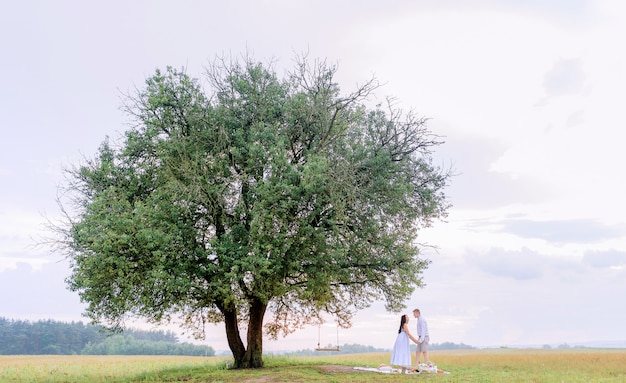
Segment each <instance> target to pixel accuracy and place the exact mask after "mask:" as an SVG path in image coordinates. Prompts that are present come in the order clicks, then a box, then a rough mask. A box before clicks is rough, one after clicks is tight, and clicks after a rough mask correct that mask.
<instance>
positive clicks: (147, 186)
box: [62, 57, 449, 367]
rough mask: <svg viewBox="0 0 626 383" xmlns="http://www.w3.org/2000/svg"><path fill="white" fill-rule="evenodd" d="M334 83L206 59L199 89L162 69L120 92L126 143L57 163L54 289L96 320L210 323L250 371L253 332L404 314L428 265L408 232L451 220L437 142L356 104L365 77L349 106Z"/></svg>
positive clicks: (390, 109)
mask: <svg viewBox="0 0 626 383" xmlns="http://www.w3.org/2000/svg"><path fill="white" fill-rule="evenodd" d="M335 73H336V67H335V66H333V65H328V64H327V63H325V62H315V63H313V64H312V63H310V62H308V61H307V60H306V59H298V60H296V65H295V67H294V70H293V71H292V72H291V73H289V74H288V75H286V76H284V78H279V76H277V74H276V73H275V70H274V67H273V65H266V64H260V63H258V62H255V61H254V60H253V59H251V58H248V57H246V58H244V59H242V60H222V59H217V60H215V61H214V62H213V63H212V64H211V65H210V67H208V69H207V72H206V80H207V81H206V84H205V86H206V88H207V90H204V89H203V88H202V86H201V83H200V82H199V81H198V80H196V79H193V78H190V77H189V76H188V75H187V74H186V73H185V72H184V71H178V70H175V69H172V68H167V70H165V71H157V72H156V74H155V75H154V76H152V77H150V78H149V79H147V81H146V85H145V88H143V89H140V90H138V91H137V92H136V93H135V94H133V95H130V96H129V97H128V98H127V102H126V104H125V106H126V110H127V112H128V113H129V114H130V115H131V116H132V117H133V120H134V122H135V124H134V125H133V126H132V127H131V128H130V129H129V130H128V131H127V132H126V134H125V137H124V138H123V140H122V142H121V143H120V144H119V145H113V144H111V143H110V142H109V141H108V140H105V142H104V143H103V144H102V146H101V147H100V149H99V153H98V155H97V156H96V157H95V158H93V159H87V160H85V161H84V163H82V164H78V165H76V166H75V167H73V168H71V169H68V173H69V175H70V177H69V180H70V181H69V182H68V184H67V185H66V186H67V189H68V190H71V191H73V196H72V199H71V203H72V205H73V206H72V208H71V209H68V208H64V211H67V212H68V223H69V225H68V226H66V227H65V229H64V231H63V233H64V235H65V236H64V238H63V240H62V243H63V244H65V245H66V249H67V251H68V254H69V258H70V260H71V268H72V274H71V276H70V277H69V278H68V284H69V287H70V289H71V290H73V291H77V292H78V293H79V295H80V297H81V299H82V300H83V301H84V302H86V303H88V307H87V315H88V316H89V317H90V318H91V319H92V320H93V321H94V322H98V323H102V324H107V325H109V326H119V325H122V324H123V321H124V319H125V318H127V317H128V316H129V315H135V316H140V317H144V318H148V319H149V320H151V321H154V322H161V321H166V320H169V319H171V318H172V316H176V317H181V318H184V323H185V325H186V326H188V327H189V328H190V329H193V330H196V331H197V333H198V335H202V334H203V329H204V325H205V324H206V323H220V322H224V323H225V329H226V335H227V340H228V344H229V347H230V349H231V351H232V352H233V356H234V358H235V366H237V367H261V366H262V365H263V360H262V337H263V333H264V330H265V333H266V334H268V335H269V336H270V337H274V338H275V337H277V336H279V335H287V334H289V333H291V332H293V331H295V330H297V329H298V328H301V327H302V326H304V325H307V324H315V323H318V322H319V321H321V320H322V313H324V312H326V313H330V314H332V315H333V316H334V317H336V318H337V320H338V322H339V325H340V326H344V327H345V326H349V325H350V319H351V317H352V315H353V314H354V313H355V311H356V310H359V309H362V308H365V307H367V306H369V305H370V304H371V303H372V302H374V301H380V300H382V301H384V302H385V303H386V308H387V309H388V310H393V311H397V310H399V309H401V308H402V307H404V304H403V301H405V300H406V299H407V298H408V297H410V294H411V293H412V291H413V290H414V288H415V287H419V286H421V283H422V279H421V278H422V277H421V276H422V272H423V270H424V269H425V268H426V267H427V265H428V263H429V261H428V260H426V259H423V258H421V257H420V256H419V246H418V243H417V241H416V236H417V232H418V230H419V229H420V228H422V227H425V226H429V225H430V224H431V223H432V221H433V220H434V219H438V218H441V217H442V216H445V214H446V209H447V208H448V203H447V202H446V199H445V195H444V193H443V188H444V187H445V185H446V183H447V181H448V179H449V174H448V172H446V171H443V170H442V169H440V168H439V167H436V166H434V165H433V164H432V158H431V150H432V149H433V148H434V147H435V146H436V145H438V144H440V143H441V141H440V140H439V137H438V136H436V135H433V134H432V133H431V132H430V131H429V130H428V129H427V128H426V126H425V123H426V119H424V118H418V117H416V116H415V114H414V113H412V112H410V113H404V112H403V111H401V110H399V109H397V108H395V107H394V105H393V103H390V102H388V103H386V104H380V105H377V106H371V107H369V106H368V102H369V101H368V100H369V98H371V97H370V96H372V95H373V91H374V90H376V89H377V88H378V86H377V83H376V81H375V80H373V79H372V80H370V81H368V82H366V83H365V84H363V85H362V86H358V87H357V89H356V90H355V91H354V92H353V93H349V94H347V95H346V94H343V93H341V91H340V88H339V85H338V84H337V83H336V81H335V79H334V76H335ZM63 205H65V206H67V203H65V204H62V206H63ZM70 211H71V212H72V214H69V212H70ZM266 312H270V313H271V315H270V316H268V318H266V316H265V314H266ZM240 329H242V330H243V331H246V332H247V333H246V339H245V340H246V342H244V339H242V335H241V333H240Z"/></svg>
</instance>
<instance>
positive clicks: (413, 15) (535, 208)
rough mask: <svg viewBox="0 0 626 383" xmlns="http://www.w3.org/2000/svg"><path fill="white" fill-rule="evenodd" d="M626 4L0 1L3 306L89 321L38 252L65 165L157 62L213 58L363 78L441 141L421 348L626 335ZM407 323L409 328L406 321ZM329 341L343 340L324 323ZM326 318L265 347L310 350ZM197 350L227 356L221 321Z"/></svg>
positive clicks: (347, 337)
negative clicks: (324, 62) (323, 68)
mask: <svg viewBox="0 0 626 383" xmlns="http://www.w3.org/2000/svg"><path fill="white" fill-rule="evenodd" d="M623 36H626V3H624V2H622V1H620V0H615V1H602V0H589V1H585V0H552V1H550V0H519V1H489V0H483V1H481V0H474V1H463V0H445V1H444V0H421V1H419V0H418V1H409V0H405V1H385V2H383V1H373V0H369V1H359V2H356V1H355V2H351V1H343V2H342V1H337V0H333V1H330V0H328V1H297V0H265V1H252V0H250V1H228V2H226V1H199V0H198V1H180V0H177V1H148V0H146V1H117V0H115V1H101V2H98V3H97V4H96V2H85V1H66V0H59V1H43V0H42V1H29V0H25V1H1V2H0V52H1V54H2V59H1V60H0V126H1V129H2V131H1V133H2V135H1V136H0V185H1V188H0V316H3V317H7V318H13V319H28V320H37V319H48V318H51V319H56V320H63V321H66V320H83V321H86V319H84V318H83V317H81V313H82V311H83V308H84V306H83V305H82V304H81V303H80V302H79V299H78V296H77V295H76V294H73V293H71V292H69V291H67V289H66V287H65V284H64V278H65V277H67V276H68V275H69V269H68V264H67V263H66V262H65V261H64V260H63V257H62V255H61V254H54V253H53V252H52V251H51V250H50V249H47V248H42V247H37V246H35V243H36V242H37V238H40V237H41V236H42V235H45V232H44V223H45V220H46V218H45V217H49V218H51V219H54V218H55V217H58V216H59V209H58V208H57V206H56V203H55V197H56V193H57V186H58V185H59V184H61V183H62V182H63V176H62V172H61V169H62V168H63V167H66V166H68V165H69V164H76V163H79V162H80V161H81V159H82V158H83V157H91V156H93V155H94V154H95V153H96V149H97V147H98V146H99V144H100V143H101V142H102V141H103V140H104V139H105V137H106V136H107V135H108V136H111V137H112V138H115V137H118V136H119V135H120V134H121V133H122V132H123V131H124V130H125V128H126V125H125V124H126V123H127V122H128V120H129V119H128V117H127V116H125V115H124V114H123V112H122V111H121V110H120V108H119V107H120V104H121V96H122V94H125V93H128V92H129V91H132V90H133V89H134V88H135V87H138V88H141V87H142V86H143V83H144V80H145V79H146V78H147V77H149V76H150V75H151V74H153V73H154V71H155V69H157V68H164V67H165V66H167V65H171V66H173V67H176V68H181V67H185V68H187V72H188V73H189V74H190V75H192V76H194V77H199V78H201V77H202V75H203V67H205V66H206V65H207V63H208V62H209V61H211V60H212V59H213V58H214V57H215V56H216V55H223V54H233V55H239V54H241V53H244V52H246V51H247V52H248V53H252V54H253V55H254V57H255V58H257V59H258V60H259V61H263V62H267V61H269V60H270V59H274V60H275V61H276V68H277V71H282V70H283V69H290V68H291V66H292V63H293V58H294V53H301V52H304V51H308V52H309V57H311V58H326V59H328V60H329V61H331V62H337V63H338V64H339V73H338V77H337V79H338V80H339V82H340V85H341V87H342V89H343V90H344V91H345V92H349V91H351V90H353V89H354V88H355V86H356V84H357V83H362V82H363V81H365V80H368V79H369V78H370V77H371V76H372V75H375V76H376V77H377V78H378V79H379V80H380V81H381V82H382V83H384V84H385V85H384V86H383V87H382V88H381V89H379V90H378V92H377V95H378V96H380V97H381V98H383V97H385V96H394V97H397V98H398V100H399V105H400V106H401V107H402V108H404V109H407V110H408V109H414V110H415V111H416V112H417V113H418V114H419V115H423V116H426V117H429V118H430V121H429V125H428V126H429V128H430V129H431V130H432V131H433V132H434V133H436V134H440V135H443V136H445V141H446V143H445V144H444V145H443V146H440V147H439V148H438V150H437V152H436V154H435V157H436V158H435V161H436V163H437V164H439V165H441V166H443V167H453V168H455V169H456V172H457V173H458V175H457V176H456V177H454V178H453V179H452V183H451V186H450V187H449V188H448V190H447V193H448V195H449V197H450V202H451V203H452V204H453V205H454V206H453V207H452V208H451V209H450V215H449V217H448V219H447V220H446V221H445V222H436V223H435V225H434V227H433V228H430V229H427V230H424V231H422V232H421V233H420V237H419V238H418V240H419V241H420V242H424V243H428V244H430V245H434V246H437V250H436V251H435V250H434V249H430V248H426V249H425V250H424V252H423V255H424V256H425V257H428V258H430V259H431V260H432V264H431V265H430V268H429V269H428V270H427V271H426V272H425V274H424V280H425V282H426V284H427V286H426V287H425V288H424V289H420V290H417V291H416V292H415V293H414V295H413V297H412V298H411V299H410V300H408V301H407V302H406V303H407V310H406V311H405V312H406V313H410V311H411V310H412V309H413V308H415V307H418V308H420V309H421V310H422V313H423V316H424V317H425V318H426V319H427V320H428V323H429V327H430V333H431V342H434V343H442V342H455V343H465V344H470V345H473V346H502V345H518V344H539V345H542V344H553V345H554V344H561V343H568V344H570V345H575V344H579V343H584V342H587V341H598V340H604V341H610V340H621V341H624V340H626V326H624V323H626V305H625V304H624V298H623V297H624V296H626V204H625V203H624V196H625V195H626V179H625V173H626V172H625V170H624V164H626V150H625V149H624V143H625V142H626V113H624V110H625V101H626V94H625V92H626V49H624V44H623ZM399 316H400V313H387V312H385V311H384V309H383V308H382V304H380V303H379V304H375V305H374V306H372V308H370V309H368V310H366V311H363V312H361V313H360V314H359V315H357V317H356V318H355V321H354V326H353V327H352V328H351V329H349V330H341V331H340V332H339V343H340V344H343V343H359V344H369V345H372V346H376V347H385V348H391V347H392V342H393V339H395V334H396V332H397V327H398V324H399ZM412 323H413V325H414V324H415V322H412ZM320 333H321V337H322V339H321V342H322V345H324V344H326V343H335V342H336V339H335V337H336V330H335V328H334V327H332V325H330V326H327V327H322V329H321V331H320ZM317 341H318V329H317V328H307V329H305V330H303V331H299V332H297V333H295V334H293V335H291V336H289V337H288V338H286V339H281V340H279V341H269V340H268V341H266V342H265V345H264V346H265V350H266V351H275V350H283V349H301V348H313V347H315V346H316V345H317ZM206 343H207V344H209V345H211V346H213V347H214V348H216V349H218V350H221V349H227V344H226V340H225V333H224V329H223V326H222V325H219V326H211V327H209V328H208V329H207V340H206Z"/></svg>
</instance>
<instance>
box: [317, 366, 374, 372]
mask: <svg viewBox="0 0 626 383" xmlns="http://www.w3.org/2000/svg"><path fill="white" fill-rule="evenodd" d="M316 368H317V369H318V370H319V371H320V372H323V373H325V374H347V373H353V372H363V371H359V370H355V369H354V367H351V366H341V365H338V364H329V365H324V366H317V367H316Z"/></svg>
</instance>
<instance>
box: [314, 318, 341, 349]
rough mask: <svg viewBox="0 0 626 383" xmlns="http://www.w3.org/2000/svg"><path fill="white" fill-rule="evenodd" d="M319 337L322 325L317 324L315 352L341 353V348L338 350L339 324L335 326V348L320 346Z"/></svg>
mask: <svg viewBox="0 0 626 383" xmlns="http://www.w3.org/2000/svg"><path fill="white" fill-rule="evenodd" d="M321 335H322V325H321V324H319V325H317V348H316V349H315V351H341V348H339V324H337V343H335V347H322V346H321V345H320V340H321Z"/></svg>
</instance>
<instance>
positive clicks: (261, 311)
mask: <svg viewBox="0 0 626 383" xmlns="http://www.w3.org/2000/svg"><path fill="white" fill-rule="evenodd" d="M266 308H267V304H265V303H263V302H262V301H261V300H259V299H253V300H252V302H250V321H249V322H248V349H247V350H246V354H245V355H244V360H243V362H244V364H245V367H246V368H261V367H263V317H264V316H265V309H266ZM242 367H243V366H242Z"/></svg>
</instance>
